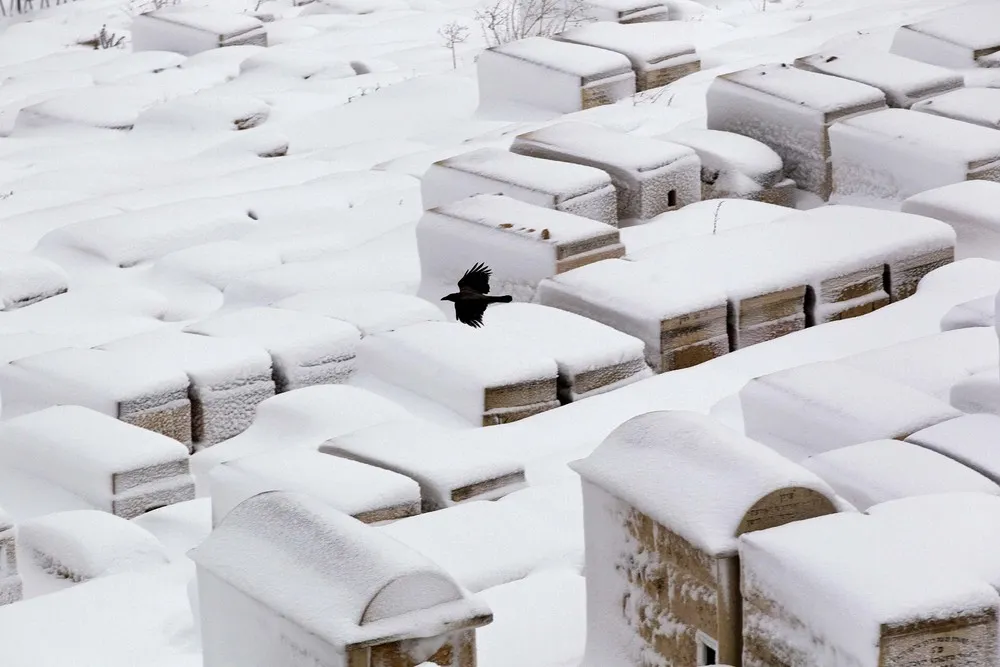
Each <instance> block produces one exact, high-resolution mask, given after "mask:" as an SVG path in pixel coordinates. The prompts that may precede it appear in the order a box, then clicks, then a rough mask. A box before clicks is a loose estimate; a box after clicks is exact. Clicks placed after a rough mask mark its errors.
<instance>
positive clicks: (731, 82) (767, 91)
mask: <svg viewBox="0 0 1000 667" xmlns="http://www.w3.org/2000/svg"><path fill="white" fill-rule="evenodd" d="M707 104H708V129H710V130H725V131H727V132H735V133H736V134H742V135H744V136H747V137H750V138H751V139H756V140H758V141H760V142H763V143H764V144H767V145H768V146H770V147H771V148H773V149H774V150H775V151H776V152H777V153H778V155H780V156H781V159H782V160H783V161H784V166H785V174H786V175H787V176H788V177H789V178H791V179H792V180H794V181H795V182H796V183H797V184H798V186H799V188H801V189H803V190H807V191H808V192H812V193H814V194H817V195H819V196H820V197H822V198H823V199H826V198H828V197H829V196H830V193H831V192H832V191H833V172H832V169H831V165H830V161H829V160H830V141H829V138H828V131H829V128H830V126H831V125H832V124H833V123H834V122H836V121H841V120H844V119H845V118H850V117H852V116H856V115H859V114H865V113H868V112H870V111H876V110H878V109H884V108H885V107H886V103H885V94H884V93H882V91H881V90H879V89H878V88H874V87H872V86H868V85H866V84H863V83H857V82H855V81H848V80H847V79H841V78H838V77H833V76H827V75H825V74H817V73H815V72H807V71H805V70H802V69H798V68H795V67H791V66H789V65H784V64H780V65H761V66H758V67H752V68H750V69H746V70H742V71H739V72H733V73H732V74H723V75H722V76H719V77H717V78H716V79H714V80H713V81H712V85H711V86H710V87H709V89H708V97H707Z"/></svg>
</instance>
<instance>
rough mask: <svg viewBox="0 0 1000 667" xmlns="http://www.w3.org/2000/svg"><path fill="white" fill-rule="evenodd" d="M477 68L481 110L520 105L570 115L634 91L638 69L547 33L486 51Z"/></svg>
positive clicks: (622, 59)
mask: <svg viewBox="0 0 1000 667" xmlns="http://www.w3.org/2000/svg"><path fill="white" fill-rule="evenodd" d="M476 67H477V69H476V71H477V75H478V79H479V106H480V108H483V109H488V108H493V107H504V106H509V105H511V104H516V105H523V106H529V107H536V108H540V109H546V110H549V111H555V112H558V113H572V112H574V111H581V110H583V109H590V108H591V107H596V106H601V105H602V104H614V103H615V102H617V101H618V100H621V99H624V98H626V97H629V96H631V95H634V94H635V72H633V71H632V63H631V62H629V59H628V58H626V57H625V56H623V55H622V54H620V53H615V52H614V51H607V50H605V49H598V48H594V47H592V46H583V45H581V44H570V43H569V42H559V41H556V40H554V39H546V38H545V37H529V38H527V39H520V40H517V41H514V42H509V43H507V44H502V45H500V46H495V47H493V48H491V49H487V50H485V51H483V52H482V53H480V54H479V59H478V60H477V61H476Z"/></svg>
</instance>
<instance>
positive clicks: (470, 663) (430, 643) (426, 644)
mask: <svg viewBox="0 0 1000 667" xmlns="http://www.w3.org/2000/svg"><path fill="white" fill-rule="evenodd" d="M365 650H366V651H368V650H370V657H369V658H368V661H367V662H359V663H358V664H360V665H364V666H365V667H419V665H422V664H423V663H425V662H430V663H433V664H435V665H440V667H476V631H475V630H474V629H468V630H458V631H456V632H451V633H448V634H446V635H442V636H440V637H435V638H433V639H432V640H412V639H411V640H404V641H399V642H393V643H391V644H382V645H381V646H373V647H372V648H371V649H365ZM348 665H352V666H353V663H351V662H348Z"/></svg>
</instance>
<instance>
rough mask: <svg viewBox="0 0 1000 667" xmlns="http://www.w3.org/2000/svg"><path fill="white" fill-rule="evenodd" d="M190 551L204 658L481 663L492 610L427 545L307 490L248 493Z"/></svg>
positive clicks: (342, 664) (326, 664) (253, 666)
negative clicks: (411, 543) (479, 650)
mask: <svg viewBox="0 0 1000 667" xmlns="http://www.w3.org/2000/svg"><path fill="white" fill-rule="evenodd" d="M248 553H252V554H255V555H256V556H257V557H256V558H253V559H247V557H246V555H247V554H248ZM189 555H190V557H191V558H192V560H194V561H195V563H196V564H197V571H198V579H197V581H198V600H199V604H200V618H201V633H202V645H203V652H204V661H205V667H234V665H239V666H240V667H275V665H306V664H308V665H311V666H314V667H417V666H418V665H422V664H424V663H426V662H431V663H433V664H437V665H441V667H475V665H476V637H475V629H476V628H477V627H481V626H483V625H486V624H488V623H490V622H491V621H492V620H493V616H492V613H491V612H490V610H489V608H488V607H487V606H486V605H485V604H484V603H482V602H480V601H479V600H477V599H476V598H473V597H472V596H471V595H470V594H469V593H468V592H467V591H465V590H464V589H463V588H462V587H461V586H459V585H458V584H457V583H456V582H455V581H454V580H453V579H452V578H451V577H450V576H449V575H447V574H446V573H445V572H444V571H442V570H441V569H440V568H439V567H438V566H437V565H436V564H434V563H433V562H431V561H430V560H428V559H427V558H426V557H424V556H423V555H421V554H419V553H417V552H416V551H414V550H412V549H410V548H409V547H407V546H406V545H404V544H403V543H401V542H398V541H397V540H395V539H393V538H391V537H389V536H387V535H385V534H383V533H381V532H380V531H378V530H376V529H373V528H371V527H370V526H367V525H365V524H363V523H361V522H360V521H358V520H356V519H354V518H351V517H349V516H347V515H345V514H342V513H341V512H338V511H336V510H334V509H333V508H331V507H328V506H326V505H324V504H323V503H321V502H319V501H317V500H313V499H312V498H309V497H308V496H305V495H300V494H295V493H286V492H281V491H272V492H267V493H262V494H259V495H256V496H253V497H252V498H249V499H248V500H245V501H244V502H242V503H240V504H239V505H238V506H237V507H236V508H235V509H233V511H232V512H230V513H229V514H228V515H227V516H226V518H225V519H224V520H223V521H222V523H221V524H220V525H219V526H218V527H217V528H216V529H215V530H214V531H213V532H212V534H211V535H210V536H209V537H208V538H207V539H206V540H205V541H204V542H203V543H202V544H201V545H200V546H198V547H197V548H195V549H194V550H192V551H191V552H190V554H189Z"/></svg>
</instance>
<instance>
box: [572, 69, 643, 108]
mask: <svg viewBox="0 0 1000 667" xmlns="http://www.w3.org/2000/svg"><path fill="white" fill-rule="evenodd" d="M623 92H624V93H625V94H623ZM634 93H635V73H633V72H629V73H628V74H627V75H626V74H619V75H617V76H611V77H608V78H607V79H600V80H597V81H591V82H590V83H585V84H584V85H583V86H582V87H581V88H580V109H581V110H585V109H592V108H594V107H600V106H604V105H605V104H614V103H615V102H617V101H618V100H620V99H624V98H625V97H628V96H629V95H632V94H634Z"/></svg>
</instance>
